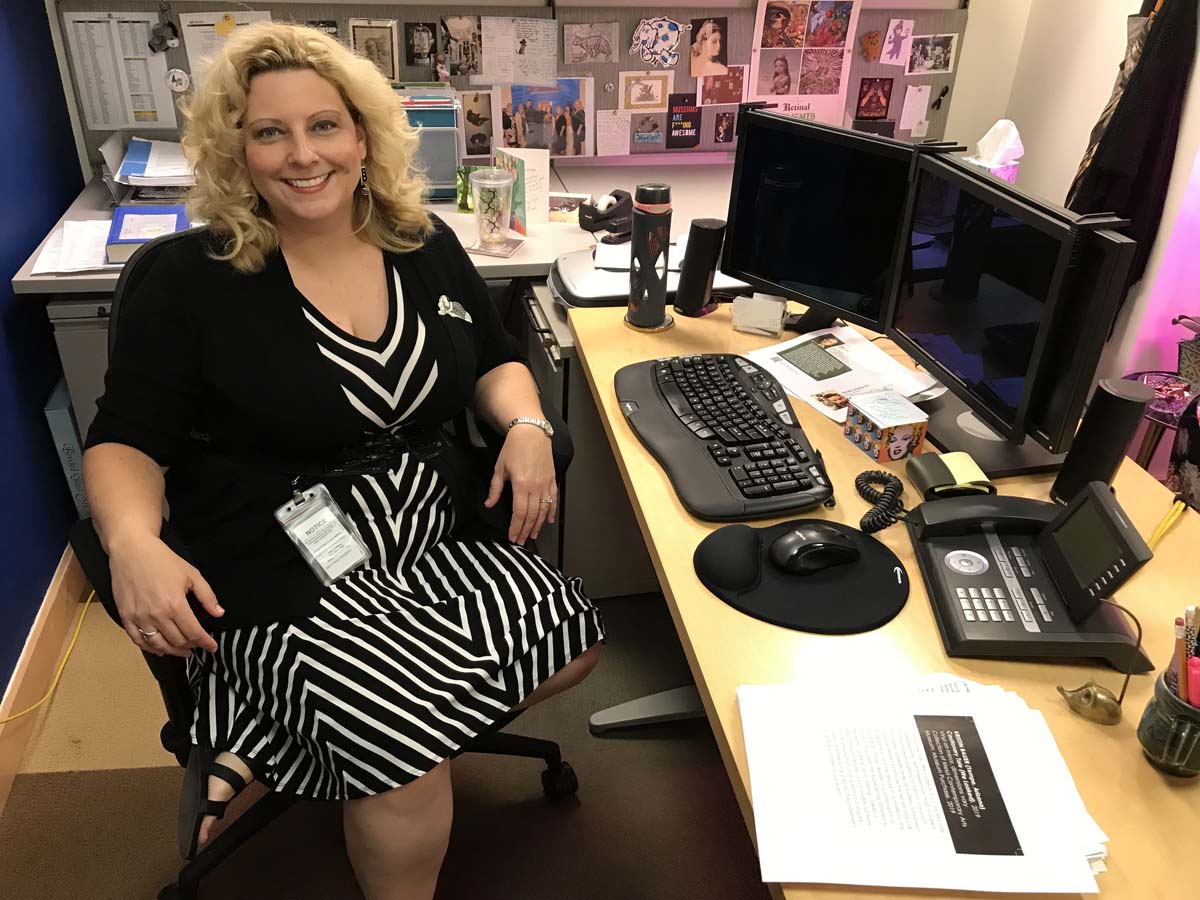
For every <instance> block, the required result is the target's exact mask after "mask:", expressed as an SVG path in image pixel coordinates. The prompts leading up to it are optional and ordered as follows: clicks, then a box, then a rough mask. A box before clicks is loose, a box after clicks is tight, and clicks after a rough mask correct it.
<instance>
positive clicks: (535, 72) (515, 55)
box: [471, 16, 558, 84]
mask: <svg viewBox="0 0 1200 900" xmlns="http://www.w3.org/2000/svg"><path fill="white" fill-rule="evenodd" d="M480 28H481V31H482V38H483V66H482V68H483V72H482V73H481V74H479V75H472V76H471V83H472V84H513V83H514V82H515V83H517V84H554V83H555V80H556V79H557V78H558V22H557V21H556V20H554V19H511V18H508V17H506V16H504V17H502V16H483V17H482V19H481V25H480Z"/></svg>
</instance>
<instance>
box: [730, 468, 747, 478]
mask: <svg viewBox="0 0 1200 900" xmlns="http://www.w3.org/2000/svg"><path fill="white" fill-rule="evenodd" d="M729 472H730V474H731V475H733V480H734V481H749V480H750V475H749V473H748V472H747V471H746V468H745V466H734V467H733V468H732V469H730V470H729Z"/></svg>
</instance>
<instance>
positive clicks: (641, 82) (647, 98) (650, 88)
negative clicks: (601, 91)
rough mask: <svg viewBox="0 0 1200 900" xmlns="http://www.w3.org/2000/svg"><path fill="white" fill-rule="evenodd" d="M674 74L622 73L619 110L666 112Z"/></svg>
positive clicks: (673, 83)
mask: <svg viewBox="0 0 1200 900" xmlns="http://www.w3.org/2000/svg"><path fill="white" fill-rule="evenodd" d="M674 86H675V73H674V72H622V73H621V109H629V110H639V111H643V112H666V111H667V98H668V97H669V96H670V95H671V89H672V88H673V87H674Z"/></svg>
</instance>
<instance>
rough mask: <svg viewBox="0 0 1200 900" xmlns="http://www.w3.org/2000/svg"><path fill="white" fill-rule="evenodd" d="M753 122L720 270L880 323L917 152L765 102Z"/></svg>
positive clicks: (745, 137) (745, 136)
mask: <svg viewBox="0 0 1200 900" xmlns="http://www.w3.org/2000/svg"><path fill="white" fill-rule="evenodd" d="M745 120H746V121H745V122H744V123H743V124H742V127H741V130H740V132H739V135H738V152H737V162H736V166H735V169H734V179H733V190H732V193H731V194H730V198H729V228H728V231H727V233H726V237H725V251H724V256H723V258H722V262H721V271H722V272H724V273H725V274H727V275H730V276H731V277H734V278H739V279H741V280H743V281H746V282H748V283H749V284H751V285H753V286H754V287H755V288H757V289H758V290H761V291H764V292H767V293H770V294H775V295H777V296H783V297H787V298H790V299H793V300H796V301H798V302H800V303H803V304H805V305H806V306H808V307H810V308H812V309H817V310H820V311H822V312H825V313H828V314H830V316H831V317H840V318H844V319H846V320H848V321H851V322H855V323H857V324H859V325H864V326H866V327H868V328H873V329H875V330H877V331H882V330H883V327H884V322H885V320H886V315H887V306H888V302H889V300H890V298H891V296H892V292H893V290H894V289H895V283H896V275H897V271H898V265H899V260H900V258H901V253H900V249H901V247H902V233H901V232H902V224H903V221H904V212H905V202H906V200H907V198H908V193H909V181H910V178H911V174H912V167H913V164H914V158H915V153H916V151H915V150H914V148H913V147H912V146H911V145H908V144H903V143H900V142H898V141H890V140H887V139H885V138H878V137H875V136H872V135H866V134H858V133H855V132H849V131H844V130H842V129H838V128H829V127H827V126H823V125H817V124H814V123H809V122H803V121H799V120H797V119H794V118H791V117H789V116H781V115H778V114H775V113H769V112H765V111H761V110H755V111H753V112H748V113H746V114H745Z"/></svg>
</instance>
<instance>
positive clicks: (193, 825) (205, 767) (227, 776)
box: [179, 747, 261, 859]
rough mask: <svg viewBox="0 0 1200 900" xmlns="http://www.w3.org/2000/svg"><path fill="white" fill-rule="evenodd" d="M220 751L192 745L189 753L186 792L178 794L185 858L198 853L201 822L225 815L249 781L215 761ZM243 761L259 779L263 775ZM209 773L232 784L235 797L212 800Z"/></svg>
mask: <svg viewBox="0 0 1200 900" xmlns="http://www.w3.org/2000/svg"><path fill="white" fill-rule="evenodd" d="M220 752H221V751H218V750H214V749H213V748H211V747H192V750H191V753H190V754H189V755H188V764H187V771H186V773H185V774H184V776H183V792H182V793H181V794H180V796H179V855H180V856H182V857H183V858H184V859H192V858H193V857H194V856H195V855H196V850H197V846H196V845H197V844H198V843H199V840H200V825H201V824H202V823H203V822H204V817H205V816H216V817H217V818H218V819H220V818H222V817H223V816H224V815H225V810H226V809H227V808H228V806H229V804H230V803H231V802H232V801H233V798H234V797H236V796H237V795H238V794H240V793H241V792H242V791H244V790H245V789H246V785H247V784H248V782H247V781H246V779H244V778H243V777H242V776H241V773H239V772H238V771H236V770H235V769H231V768H229V766H225V765H222V764H221V763H219V762H217V761H216V759H217V756H218V755H219V753H220ZM242 761H243V762H245V763H246V765H247V766H248V767H249V768H250V771H251V774H253V775H254V777H255V778H256V779H257V778H260V777H261V775H260V773H259V772H257V771H255V767H254V766H253V765H252V764H251V763H250V762H249V761H248V760H245V759H243V760H242ZM210 775H215V776H216V777H217V778H220V779H221V780H222V781H224V782H225V783H227V784H228V785H229V786H230V787H232V788H233V796H231V797H230V798H229V799H228V800H210V799H209V797H208V779H209V776H210Z"/></svg>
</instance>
